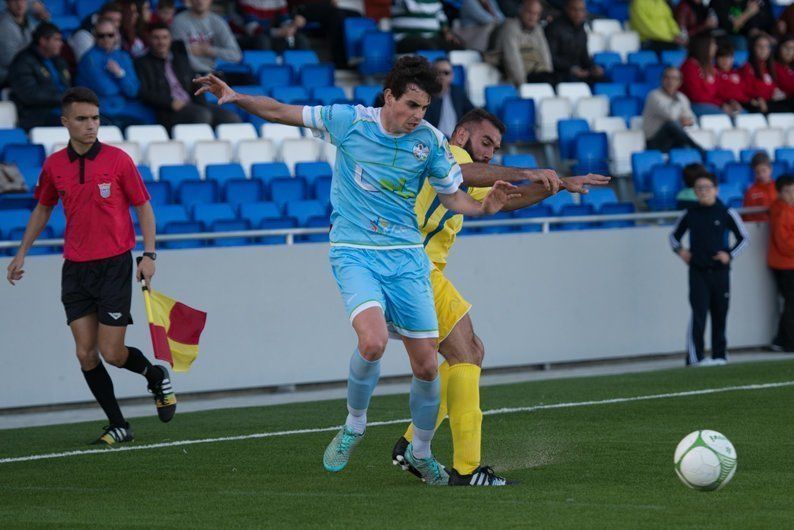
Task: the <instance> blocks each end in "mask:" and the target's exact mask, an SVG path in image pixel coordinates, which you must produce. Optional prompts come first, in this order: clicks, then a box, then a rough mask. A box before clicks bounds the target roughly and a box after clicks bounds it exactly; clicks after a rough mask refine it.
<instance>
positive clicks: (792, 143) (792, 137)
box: [786, 127, 794, 147]
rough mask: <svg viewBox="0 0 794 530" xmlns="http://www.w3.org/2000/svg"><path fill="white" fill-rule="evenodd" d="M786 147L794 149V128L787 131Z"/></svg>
mask: <svg viewBox="0 0 794 530" xmlns="http://www.w3.org/2000/svg"><path fill="white" fill-rule="evenodd" d="M786 146H787V147H794V127H791V128H789V129H787V130H786Z"/></svg>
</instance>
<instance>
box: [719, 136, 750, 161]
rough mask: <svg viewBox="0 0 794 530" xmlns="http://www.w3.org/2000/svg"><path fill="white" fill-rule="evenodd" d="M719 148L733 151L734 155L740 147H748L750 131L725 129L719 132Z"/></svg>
mask: <svg viewBox="0 0 794 530" xmlns="http://www.w3.org/2000/svg"><path fill="white" fill-rule="evenodd" d="M719 147H720V149H729V150H731V151H733V153H734V154H735V155H736V157H737V158H738V157H739V152H740V151H741V150H742V149H747V148H748V147H750V133H748V132H747V131H746V130H744V129H727V130H725V131H722V132H721V133H720V141H719Z"/></svg>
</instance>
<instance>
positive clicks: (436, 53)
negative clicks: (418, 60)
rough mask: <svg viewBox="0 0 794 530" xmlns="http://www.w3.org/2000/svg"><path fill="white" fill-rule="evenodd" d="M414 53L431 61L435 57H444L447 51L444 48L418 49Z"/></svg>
mask: <svg viewBox="0 0 794 530" xmlns="http://www.w3.org/2000/svg"><path fill="white" fill-rule="evenodd" d="M416 55H419V56H421V57H424V58H425V59H427V62H429V63H431V64H432V62H433V61H435V60H436V59H446V58H447V52H445V51H444V50H419V51H417V52H416Z"/></svg>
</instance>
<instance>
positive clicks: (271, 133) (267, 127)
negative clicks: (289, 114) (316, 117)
mask: <svg viewBox="0 0 794 530" xmlns="http://www.w3.org/2000/svg"><path fill="white" fill-rule="evenodd" d="M260 134H261V136H262V139H265V140H270V141H272V142H273V145H274V147H275V148H276V150H277V151H280V150H281V144H282V142H284V140H286V139H293V138H303V136H302V135H301V131H300V129H299V128H298V127H292V126H290V125H284V124H282V123H263V124H262V126H261V128H260Z"/></svg>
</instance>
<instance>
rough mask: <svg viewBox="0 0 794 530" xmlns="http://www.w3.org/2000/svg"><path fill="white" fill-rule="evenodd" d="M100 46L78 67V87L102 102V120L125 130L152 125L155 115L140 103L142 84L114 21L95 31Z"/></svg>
mask: <svg viewBox="0 0 794 530" xmlns="http://www.w3.org/2000/svg"><path fill="white" fill-rule="evenodd" d="M94 38H95V39H96V45H95V46H94V47H93V48H91V49H90V50H88V51H87V52H86V53H85V55H83V58H82V59H80V64H79V65H78V66H77V83H78V84H79V85H82V86H85V87H86V88H90V89H91V90H93V91H94V92H96V94H97V95H98V96H99V97H100V98H102V116H103V117H104V118H109V119H110V121H111V122H112V124H113V125H117V126H118V127H119V128H121V129H124V128H125V127H126V126H128V125H138V124H142V123H147V122H151V121H152V120H153V118H154V116H153V115H152V112H151V111H150V110H149V109H147V108H146V107H145V106H144V105H142V104H141V103H140V102H139V101H138V100H137V97H138V90H139V89H140V82H139V81H138V76H137V75H136V73H135V67H134V66H133V64H132V57H130V54H129V53H127V52H126V51H124V50H122V49H121V48H119V40H120V37H119V32H118V30H117V29H116V26H115V25H114V24H113V21H112V20H108V19H104V18H103V19H100V20H99V21H98V22H97V23H96V26H95V27H94Z"/></svg>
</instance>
